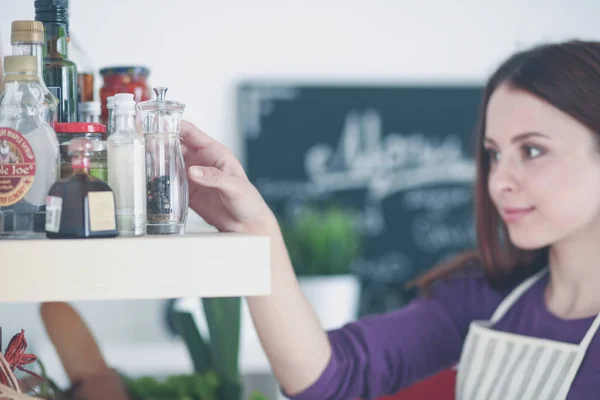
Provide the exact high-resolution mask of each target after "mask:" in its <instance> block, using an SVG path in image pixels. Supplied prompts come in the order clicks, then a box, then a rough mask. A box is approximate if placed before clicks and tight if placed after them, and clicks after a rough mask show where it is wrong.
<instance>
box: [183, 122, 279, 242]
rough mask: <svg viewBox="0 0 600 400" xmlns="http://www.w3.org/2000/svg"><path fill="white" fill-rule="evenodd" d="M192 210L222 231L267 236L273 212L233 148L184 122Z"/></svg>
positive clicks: (184, 152) (184, 154) (273, 224)
mask: <svg viewBox="0 0 600 400" xmlns="http://www.w3.org/2000/svg"><path fill="white" fill-rule="evenodd" d="M181 139H182V149H183V157H184V160H185V165H186V168H187V170H188V176H189V183H190V207H191V208H192V210H194V211H195V212H196V213H198V215H200V217H202V218H203V219H204V220H205V221H206V222H207V223H209V224H211V225H213V226H214V227H216V228H217V229H218V230H219V231H221V232H244V233H262V234H268V233H269V231H270V230H272V229H277V228H276V223H275V217H274V216H273V213H272V212H271V210H270V209H269V207H268V206H267V204H266V203H265V201H264V200H263V198H262V197H261V195H260V193H259V192H258V190H256V188H255V187H254V185H252V183H250V181H249V180H248V177H247V176H246V173H245V172H244V169H243V168H242V165H241V164H240V162H239V161H238V160H237V158H236V157H235V156H234V155H233V153H232V152H231V150H230V149H228V148H227V147H226V146H224V145H223V144H221V143H219V142H218V141H216V140H214V139H213V138H211V137H210V136H208V135H207V134H206V133H204V132H202V131H201V130H200V129H198V128H197V127H196V126H194V125H193V124H191V123H190V122H187V121H183V122H182V123H181Z"/></svg>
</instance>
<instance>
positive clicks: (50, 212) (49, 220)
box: [46, 196, 63, 233]
mask: <svg viewBox="0 0 600 400" xmlns="http://www.w3.org/2000/svg"><path fill="white" fill-rule="evenodd" d="M62 200H63V199H62V198H61V197H56V196H48V197H46V231H48V232H54V233H58V231H60V217H61V215H62Z"/></svg>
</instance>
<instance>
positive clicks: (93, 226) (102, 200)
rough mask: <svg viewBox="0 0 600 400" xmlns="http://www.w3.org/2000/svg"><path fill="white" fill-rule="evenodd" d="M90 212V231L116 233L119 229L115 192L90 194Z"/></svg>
mask: <svg viewBox="0 0 600 400" xmlns="http://www.w3.org/2000/svg"><path fill="white" fill-rule="evenodd" d="M88 207H89V210H90V231H91V232H102V231H114V230H115V229H117V220H116V217H115V212H116V207H115V197H114V195H113V192H88Z"/></svg>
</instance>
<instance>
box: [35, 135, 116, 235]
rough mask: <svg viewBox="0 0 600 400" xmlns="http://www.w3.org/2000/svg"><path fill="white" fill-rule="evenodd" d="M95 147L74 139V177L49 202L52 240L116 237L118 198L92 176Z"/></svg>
mask: <svg viewBox="0 0 600 400" xmlns="http://www.w3.org/2000/svg"><path fill="white" fill-rule="evenodd" d="M93 153H94V143H93V142H92V141H91V140H89V139H86V138H84V137H80V138H75V139H71V141H70V142H69V156H70V157H71V165H72V168H73V175H71V176H70V177H69V178H67V179H61V180H60V181H58V182H56V183H55V184H54V185H52V187H51V188H50V191H49V192H48V197H47V199H46V236H47V237H48V238H50V239H84V238H103V237H115V236H117V235H118V234H119V232H118V230H117V207H116V203H115V195H114V194H113V192H112V190H111V188H110V187H109V186H108V184H106V183H105V182H103V181H102V180H100V179H98V178H96V177H93V176H91V175H90V164H91V157H92V155H93Z"/></svg>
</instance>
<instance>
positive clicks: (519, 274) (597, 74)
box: [408, 40, 600, 292]
mask: <svg viewBox="0 0 600 400" xmlns="http://www.w3.org/2000/svg"><path fill="white" fill-rule="evenodd" d="M504 84H507V85H509V86H510V87H512V88H514V89H518V90H522V91H526V92H528V93H531V94H533V95H535V96H537V97H538V98H540V99H542V100H544V101H546V102H548V103H549V104H551V105H553V106H554V107H556V108H558V109H560V110H561V111H563V112H565V113H567V114H569V115H570V116H571V117H573V118H575V119H576V120H578V121H579V122H581V123H583V124H584V125H586V126H587V127H588V128H589V129H590V130H592V131H593V132H595V133H597V134H598V135H599V141H598V142H599V143H600V42H589V41H587V42H586V41H579V40H574V41H568V42H562V43H555V44H544V45H540V46H537V47H534V48H532V49H529V50H526V51H521V52H518V53H516V54H514V55H513V56H511V57H510V58H509V59H507V60H506V61H505V62H504V63H502V64H501V65H500V67H499V68H498V69H497V70H496V72H495V73H494V74H493V75H492V76H491V77H490V79H489V80H488V82H487V84H486V86H485V89H484V92H483V99H482V103H481V109H480V117H479V122H478V126H477V131H476V134H477V140H476V145H477V149H476V167H477V174H476V180H475V187H474V188H475V229H476V233H477V250H475V251H469V252H465V253H463V254H461V255H459V256H458V257H456V258H454V259H452V260H450V261H449V262H446V263H444V264H442V265H439V266H438V267H436V268H433V269H432V270H431V271H430V272H428V273H426V274H425V275H423V276H422V277H419V278H418V279H416V280H415V281H412V282H409V284H408V286H417V287H420V288H421V289H422V290H424V291H425V292H428V289H429V288H430V285H431V284H432V283H433V282H435V281H437V280H439V279H442V278H445V277H448V276H450V275H452V274H455V273H456V272H458V271H460V270H462V269H464V268H465V266H467V265H472V264H473V263H472V262H470V261H477V262H478V263H479V265H480V266H481V267H482V269H483V273H484V274H485V276H486V278H487V279H488V281H489V282H490V284H491V285H492V286H493V287H496V288H501V287H507V286H510V285H513V284H515V283H516V282H519V281H520V280H523V279H524V278H525V277H527V276H529V275H531V274H533V273H535V272H536V271H538V270H540V269H541V268H543V267H544V266H545V265H546V264H547V262H548V249H547V248H543V249H537V250H521V249H518V248H517V247H515V246H514V245H513V244H512V243H511V242H510V240H509V238H508V234H507V231H506V226H505V225H504V223H503V222H502V220H501V219H500V215H499V214H498V211H497V210H496V208H495V206H494V204H493V203H492V200H491V198H490V195H489V191H488V176H489V171H490V164H489V159H488V158H487V153H486V151H485V149H484V147H483V142H484V137H485V131H486V126H485V121H486V114H487V107H488V103H489V100H490V97H491V96H492V94H493V93H494V91H495V90H496V89H497V88H498V87H499V86H500V85H504Z"/></svg>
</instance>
